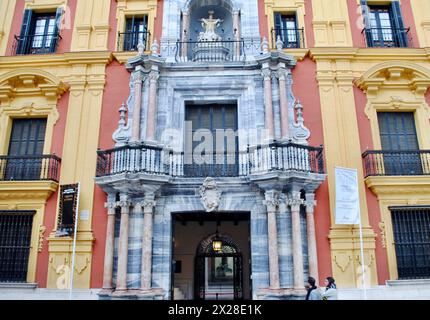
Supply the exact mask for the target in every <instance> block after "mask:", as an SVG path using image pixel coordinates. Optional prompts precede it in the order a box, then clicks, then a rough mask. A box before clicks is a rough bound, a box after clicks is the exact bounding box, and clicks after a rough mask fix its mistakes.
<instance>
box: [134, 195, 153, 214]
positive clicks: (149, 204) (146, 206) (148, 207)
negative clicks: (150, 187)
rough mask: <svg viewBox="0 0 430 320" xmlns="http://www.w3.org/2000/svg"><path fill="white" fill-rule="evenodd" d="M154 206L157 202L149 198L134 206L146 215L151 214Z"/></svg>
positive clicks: (151, 197)
mask: <svg viewBox="0 0 430 320" xmlns="http://www.w3.org/2000/svg"><path fill="white" fill-rule="evenodd" d="M156 204H157V202H156V201H155V197H154V196H149V197H145V198H144V199H143V200H142V201H140V202H139V203H137V204H136V206H137V207H140V208H141V210H143V212H144V213H145V214H147V213H149V214H152V212H153V209H154V207H155V205H156Z"/></svg>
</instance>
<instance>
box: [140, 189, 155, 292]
mask: <svg viewBox="0 0 430 320" xmlns="http://www.w3.org/2000/svg"><path fill="white" fill-rule="evenodd" d="M155 204H156V202H155V197H154V195H148V196H146V197H145V199H144V200H143V201H142V202H141V203H140V206H141V208H142V209H143V213H144V218H143V240H142V273H141V289H142V290H149V289H151V285H152V283H151V282H152V281H151V280H152V236H153V211H154V207H155Z"/></svg>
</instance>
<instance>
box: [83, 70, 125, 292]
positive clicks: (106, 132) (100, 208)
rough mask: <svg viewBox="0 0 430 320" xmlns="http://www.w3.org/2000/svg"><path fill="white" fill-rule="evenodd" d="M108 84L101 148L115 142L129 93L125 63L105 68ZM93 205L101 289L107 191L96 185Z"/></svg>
mask: <svg viewBox="0 0 430 320" xmlns="http://www.w3.org/2000/svg"><path fill="white" fill-rule="evenodd" d="M106 77H107V79H106V81H107V83H106V87H105V93H104V96H103V105H102V116H101V123H100V138H99V148H100V149H103V150H106V149H110V148H113V147H114V145H115V142H114V141H113V140H112V134H113V133H114V132H115V130H116V129H117V128H118V120H119V113H118V110H119V107H120V106H121V103H123V102H126V101H127V99H128V96H129V94H130V88H129V82H130V73H129V72H128V71H127V70H126V69H125V67H124V65H121V64H120V63H119V62H117V61H114V62H112V63H111V64H110V65H109V66H108V67H107V68H106ZM94 191H95V192H94V207H93V220H92V229H93V233H94V237H95V238H96V240H95V243H94V248H93V260H92V267H91V268H92V269H91V288H101V287H102V285H103V265H104V254H105V243H106V225H107V211H106V208H105V207H104V204H105V203H106V200H107V199H106V198H107V196H106V194H105V193H104V191H103V190H102V189H101V188H99V187H98V186H97V185H96V186H95V190H94Z"/></svg>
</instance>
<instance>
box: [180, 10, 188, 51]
mask: <svg viewBox="0 0 430 320" xmlns="http://www.w3.org/2000/svg"><path fill="white" fill-rule="evenodd" d="M189 28H190V13H189V12H188V11H183V12H182V36H181V42H182V51H181V55H182V57H186V56H187V55H188V43H187V41H188V38H189V35H188V34H189Z"/></svg>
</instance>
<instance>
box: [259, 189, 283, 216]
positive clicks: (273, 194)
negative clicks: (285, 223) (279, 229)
mask: <svg viewBox="0 0 430 320" xmlns="http://www.w3.org/2000/svg"><path fill="white" fill-rule="evenodd" d="M264 196H265V200H264V202H263V203H264V205H265V206H266V207H267V211H268V212H276V211H277V209H278V207H279V204H280V201H279V192H278V191H274V190H272V191H267V192H266V193H265V194H264Z"/></svg>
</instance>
